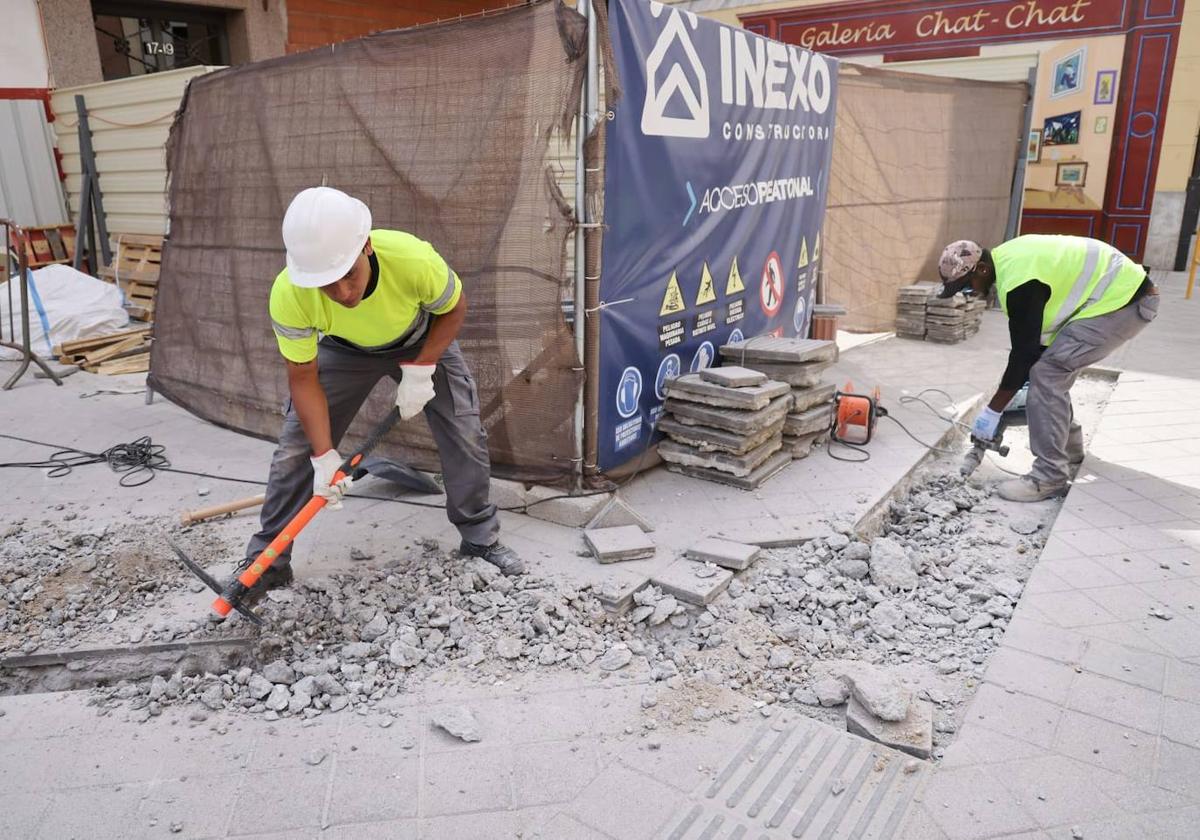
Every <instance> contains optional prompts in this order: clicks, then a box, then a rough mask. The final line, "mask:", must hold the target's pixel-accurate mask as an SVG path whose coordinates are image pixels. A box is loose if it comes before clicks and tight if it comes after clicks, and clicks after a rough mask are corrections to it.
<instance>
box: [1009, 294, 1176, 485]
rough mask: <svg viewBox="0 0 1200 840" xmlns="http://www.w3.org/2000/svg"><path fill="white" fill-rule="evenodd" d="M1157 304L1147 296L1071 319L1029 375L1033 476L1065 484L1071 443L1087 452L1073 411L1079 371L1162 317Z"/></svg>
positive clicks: (1152, 295)
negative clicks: (1091, 316)
mask: <svg viewBox="0 0 1200 840" xmlns="http://www.w3.org/2000/svg"><path fill="white" fill-rule="evenodd" d="M1158 302H1159V296H1158V295H1157V294H1148V295H1145V296H1144V297H1142V298H1141V299H1139V300H1135V301H1133V302H1132V303H1128V304H1126V305H1125V306H1123V307H1121V308H1120V309H1118V310H1116V311H1115V312H1109V313H1108V314H1107V315H1100V316H1097V317H1095V318H1084V319H1082V320H1079V321H1071V322H1070V323H1068V324H1067V325H1066V326H1065V327H1063V329H1062V332H1060V333H1059V334H1058V338H1056V339H1055V340H1054V343H1053V344H1051V345H1050V346H1049V347H1047V348H1046V350H1045V352H1043V353H1042V356H1041V358H1040V359H1038V361H1037V363H1036V364H1034V366H1033V368H1032V369H1031V370H1030V371H1029V402H1028V404H1027V407H1026V412H1027V415H1028V417H1029V448H1030V450H1031V451H1032V452H1033V455H1034V462H1033V470H1032V471H1031V472H1030V475H1032V476H1033V477H1034V478H1035V479H1037V480H1038V481H1039V482H1041V483H1042V484H1050V485H1057V484H1064V483H1065V482H1066V481H1067V478H1068V472H1067V470H1068V467H1069V463H1068V459H1067V450H1068V442H1069V443H1070V447H1071V448H1078V449H1080V450H1082V448H1083V430H1082V429H1080V427H1079V424H1077V423H1076V422H1075V416H1074V411H1073V409H1072V408H1071V386H1072V385H1074V384H1075V379H1076V377H1078V376H1079V372H1080V371H1081V370H1083V369H1084V368H1086V367H1089V366H1091V365H1094V364H1096V363H1097V362H1099V361H1100V360H1101V359H1103V358H1104V357H1106V356H1108V355H1109V354H1110V353H1112V352H1113V351H1114V350H1116V349H1117V348H1118V347H1120V346H1121V345H1122V344H1124V343H1125V342H1126V341H1129V340H1130V339H1131V338H1133V337H1134V336H1136V335H1137V334H1138V333H1140V332H1141V331H1142V330H1143V329H1144V328H1145V326H1146V325H1147V324H1149V323H1150V322H1151V321H1153V320H1154V318H1155V316H1157V315H1158Z"/></svg>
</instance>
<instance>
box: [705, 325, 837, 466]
mask: <svg viewBox="0 0 1200 840" xmlns="http://www.w3.org/2000/svg"><path fill="white" fill-rule="evenodd" d="M721 356H722V357H723V358H724V359H725V361H726V363H733V364H738V365H741V366H743V367H747V368H750V369H752V370H756V371H759V372H760V373H763V374H765V375H767V376H769V377H771V379H773V380H776V381H779V382H786V383H788V384H789V385H790V386H791V389H792V404H791V406H790V407H789V409H788V415H787V419H786V420H785V421H784V426H783V451H784V452H786V453H787V454H788V455H790V456H791V457H792V458H805V457H807V456H808V455H809V454H810V453H811V452H812V448H813V445H814V444H815V443H817V442H818V441H820V440H822V439H823V438H824V437H825V435H826V434H828V432H829V427H830V425H832V422H833V402H832V400H833V393H834V386H833V385H831V384H827V383H825V382H823V381H822V377H823V375H824V373H825V370H826V369H827V368H828V367H829V366H830V365H832V364H833V363H834V362H836V361H837V357H838V350H837V344H836V343H835V342H833V341H816V340H813V339H802V338H776V337H774V336H769V335H764V336H758V337H757V338H751V339H749V340H747V341H740V342H737V343H736V344H726V345H725V346H724V347H722V348H721Z"/></svg>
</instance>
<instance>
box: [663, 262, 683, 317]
mask: <svg viewBox="0 0 1200 840" xmlns="http://www.w3.org/2000/svg"><path fill="white" fill-rule="evenodd" d="M686 308H687V304H685V303H684V302H683V291H682V290H681V289H680V288H679V278H678V277H676V276H675V272H674V271H672V272H671V279H670V280H668V281H667V293H666V294H665V295H663V302H662V307H661V308H660V309H659V310H658V317H660V318H663V317H666V316H667V315H674V314H675V313H676V312H682V311H683V310H684V309H686Z"/></svg>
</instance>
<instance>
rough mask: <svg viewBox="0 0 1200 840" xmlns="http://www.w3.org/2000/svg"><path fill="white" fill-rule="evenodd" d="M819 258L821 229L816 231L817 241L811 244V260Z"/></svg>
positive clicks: (814, 260)
mask: <svg viewBox="0 0 1200 840" xmlns="http://www.w3.org/2000/svg"><path fill="white" fill-rule="evenodd" d="M819 259H821V231H817V241H816V242H815V243H814V244H813V262H816V261H817V260H819Z"/></svg>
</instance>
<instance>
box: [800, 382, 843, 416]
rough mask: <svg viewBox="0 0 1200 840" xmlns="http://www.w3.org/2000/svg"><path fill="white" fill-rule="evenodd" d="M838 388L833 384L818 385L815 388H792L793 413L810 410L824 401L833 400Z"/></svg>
mask: <svg viewBox="0 0 1200 840" xmlns="http://www.w3.org/2000/svg"><path fill="white" fill-rule="evenodd" d="M836 392H837V388H836V387H834V386H833V385H818V386H816V387H813V388H793V389H792V413H799V412H802V411H808V410H809V409H810V408H814V407H816V406H818V405H821V404H822V403H827V402H831V401H832V400H833V395H834V394H835V393H836Z"/></svg>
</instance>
